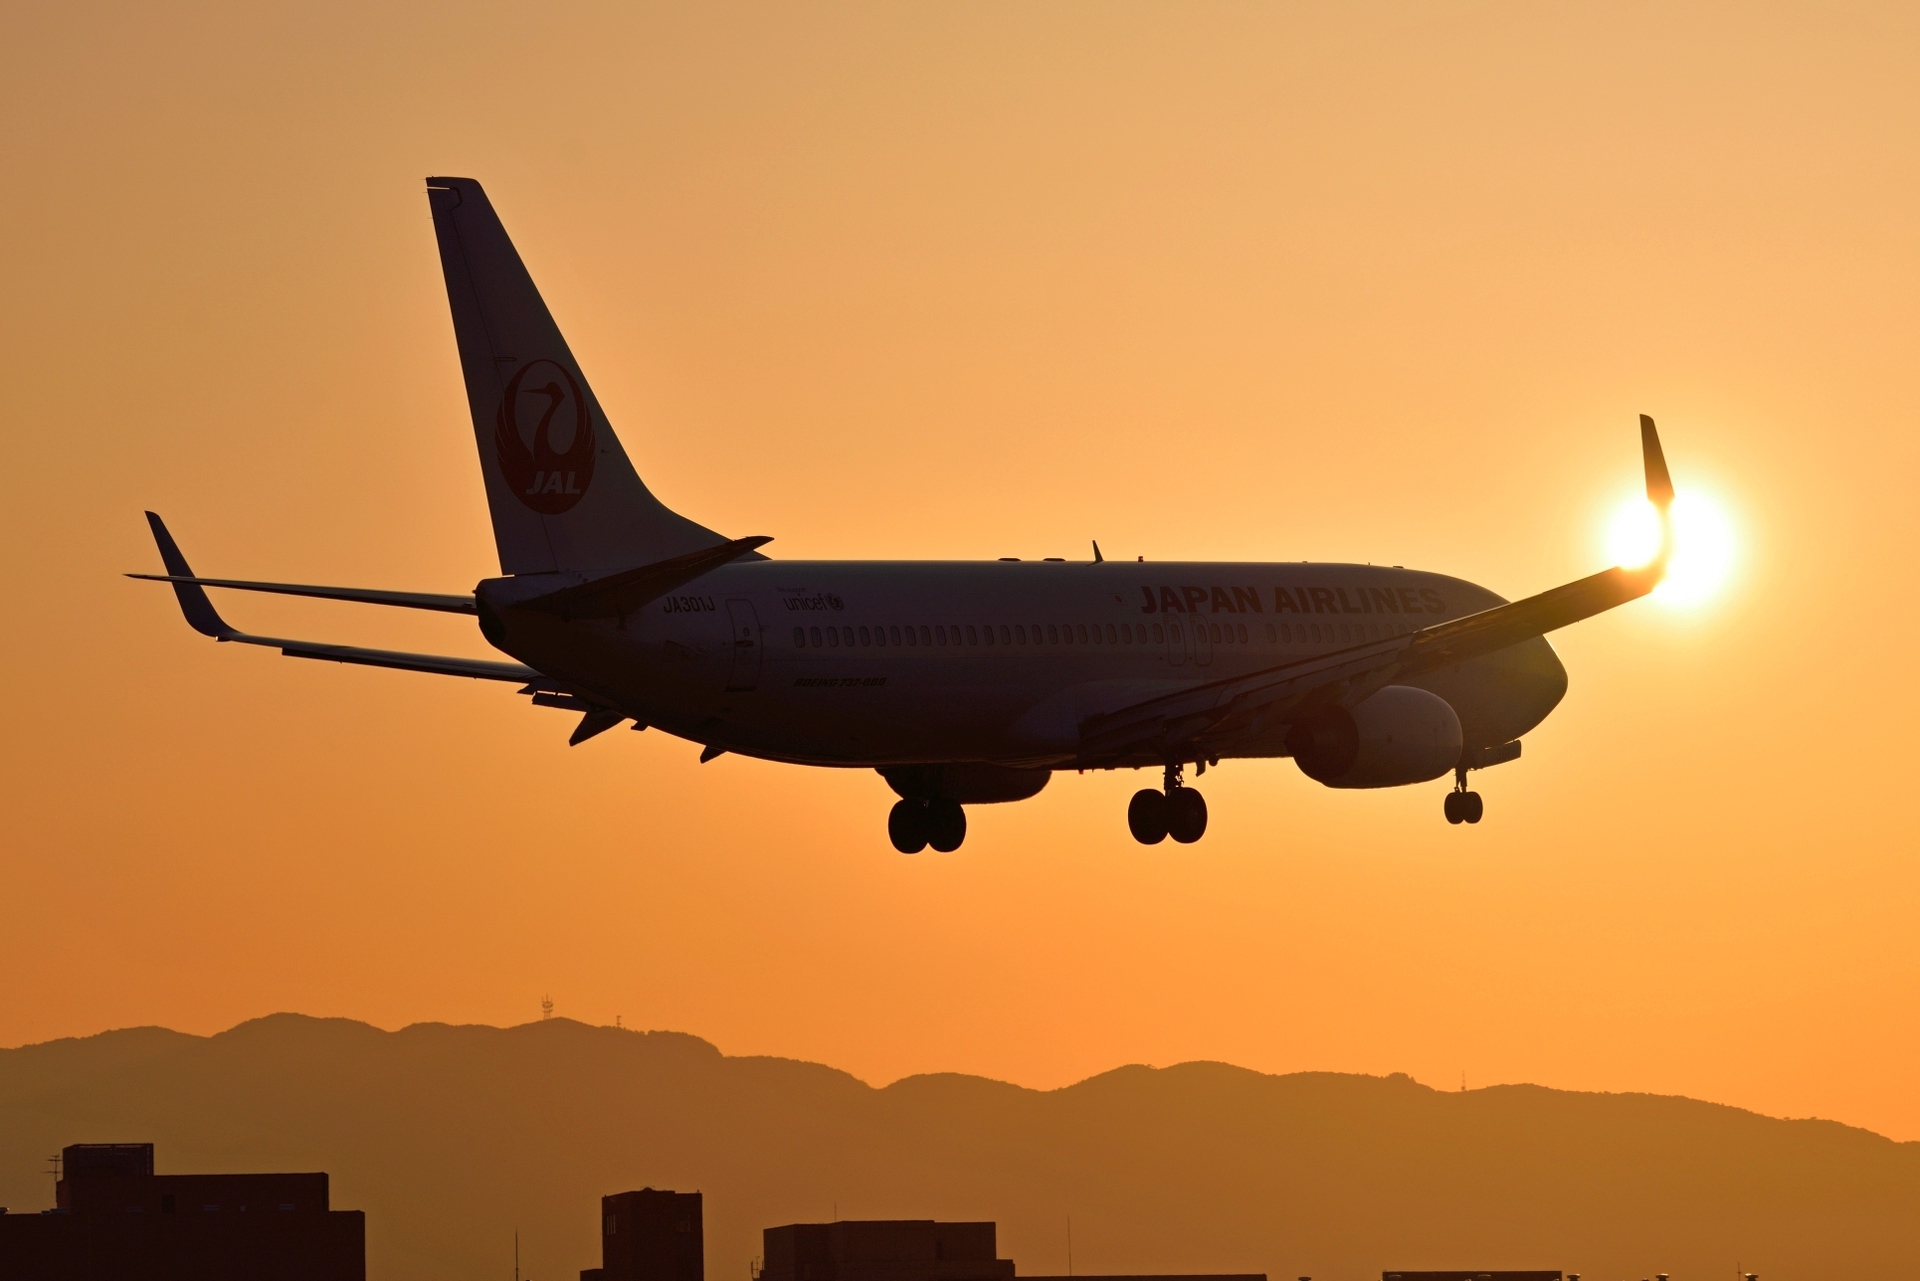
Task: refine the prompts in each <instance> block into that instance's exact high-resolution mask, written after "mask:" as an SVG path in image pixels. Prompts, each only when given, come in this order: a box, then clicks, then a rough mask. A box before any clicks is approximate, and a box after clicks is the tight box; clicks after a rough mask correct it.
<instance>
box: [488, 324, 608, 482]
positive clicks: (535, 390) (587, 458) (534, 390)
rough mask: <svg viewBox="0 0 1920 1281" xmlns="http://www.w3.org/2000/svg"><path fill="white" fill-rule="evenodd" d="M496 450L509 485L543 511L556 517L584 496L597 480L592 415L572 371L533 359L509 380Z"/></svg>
mask: <svg viewBox="0 0 1920 1281" xmlns="http://www.w3.org/2000/svg"><path fill="white" fill-rule="evenodd" d="M494 452H495V453H496V454H497V455H498V456H499V459H500V472H501V474H502V475H503V476H505V477H506V481H507V485H508V487H509V488H511V489H512V490H513V492H514V494H515V495H517V496H518V497H519V499H520V501H521V502H523V503H525V504H526V505H527V506H528V507H530V508H532V509H533V510H534V511H537V512H539V513H540V514H541V515H543V516H558V515H559V514H560V513H561V512H564V511H567V510H569V509H571V508H572V507H573V505H574V504H575V503H577V502H579V501H580V500H581V498H583V497H585V496H586V492H587V486H589V485H591V484H592V483H593V418H592V415H590V414H589V413H588V411H587V398H586V397H585V396H583V395H581V394H580V384H579V382H577V381H576V380H575V379H574V376H573V374H572V372H571V371H570V370H568V369H567V368H566V367H565V366H564V365H560V364H557V363H555V362H554V361H551V360H534V361H529V362H527V363H526V364H524V365H522V366H520V368H519V369H518V370H517V371H516V372H515V373H514V375H513V377H512V378H510V379H508V380H507V389H506V392H505V393H504V394H503V395H502V396H501V397H500V413H499V417H498V421H497V424H496V430H495V432H494Z"/></svg>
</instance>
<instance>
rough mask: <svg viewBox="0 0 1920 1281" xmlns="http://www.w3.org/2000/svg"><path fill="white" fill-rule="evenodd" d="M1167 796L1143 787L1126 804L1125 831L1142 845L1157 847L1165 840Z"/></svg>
mask: <svg viewBox="0 0 1920 1281" xmlns="http://www.w3.org/2000/svg"><path fill="white" fill-rule="evenodd" d="M1167 809H1168V806H1167V795H1166V793H1165V792H1156V791H1154V790H1153V789H1152V788H1151V787H1143V788H1141V789H1140V790H1139V791H1137V792H1135V793H1134V794H1133V799H1132V800H1130V801H1128V802H1127V830H1128V831H1129V832H1132V833H1133V839H1134V840H1136V841H1139V842H1140V843H1141V844H1142V845H1158V844H1159V843H1160V842H1161V841H1164V840H1166V839H1167Z"/></svg>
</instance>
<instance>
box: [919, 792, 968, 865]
mask: <svg viewBox="0 0 1920 1281" xmlns="http://www.w3.org/2000/svg"><path fill="white" fill-rule="evenodd" d="M966 839H967V812H966V811H965V810H963V809H961V808H960V802H959V801H949V800H944V799H942V800H932V801H928V802H927V844H929V845H931V846H933V848H934V849H936V850H938V851H940V852H941V853H942V854H951V853H953V852H954V851H955V850H957V849H959V848H960V842H962V841H964V840H966Z"/></svg>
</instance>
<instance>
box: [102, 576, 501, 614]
mask: <svg viewBox="0 0 1920 1281" xmlns="http://www.w3.org/2000/svg"><path fill="white" fill-rule="evenodd" d="M127 577H128V578H143V579H145V580H147V581H148V582H150V583H173V584H175V585H176V586H178V585H179V584H182V583H187V584H191V585H193V586H195V587H227V588H231V589H233V590H235V591H242V592H272V593H274V594H275V595H279V596H313V597H317V598H319V599H320V600H347V601H355V602H358V603H359V604H362V605H398V606H400V607H401V608H403V609H435V610H439V611H441V612H443V613H447V614H475V613H478V612H479V607H478V606H477V605H475V604H474V600H473V597H472V596H454V595H448V594H443V593H440V592H389V591H382V590H380V589H378V588H374V587H313V586H309V585H308V584H305V583H254V582H245V581H242V580H240V579H237V578H195V577H193V576H192V575H181V574H128V575H127Z"/></svg>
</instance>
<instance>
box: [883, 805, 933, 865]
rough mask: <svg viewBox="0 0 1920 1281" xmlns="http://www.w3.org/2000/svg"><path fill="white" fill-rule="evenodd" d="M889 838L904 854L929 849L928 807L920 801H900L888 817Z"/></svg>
mask: <svg viewBox="0 0 1920 1281" xmlns="http://www.w3.org/2000/svg"><path fill="white" fill-rule="evenodd" d="M887 836H888V838H889V839H890V840H892V841H893V848H895V849H897V850H899V851H900V852H901V853H902V854H918V853H919V852H920V851H921V850H923V849H925V848H927V807H926V806H925V805H922V804H921V803H920V802H919V801H900V802H898V803H897V804H895V805H894V807H893V811H892V812H891V813H890V814H888V815H887Z"/></svg>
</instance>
